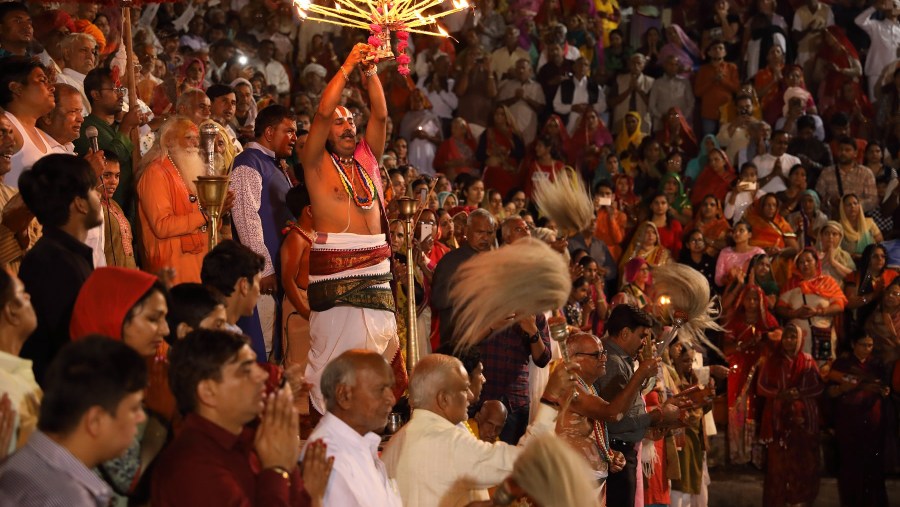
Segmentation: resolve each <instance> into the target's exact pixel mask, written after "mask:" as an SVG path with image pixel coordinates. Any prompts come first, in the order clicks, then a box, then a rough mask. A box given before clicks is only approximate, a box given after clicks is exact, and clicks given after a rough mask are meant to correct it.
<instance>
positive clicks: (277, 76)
mask: <svg viewBox="0 0 900 507" xmlns="http://www.w3.org/2000/svg"><path fill="white" fill-rule="evenodd" d="M253 67H254V68H256V70H258V71H260V72H262V73H263V74H265V75H266V84H269V85H275V89H276V90H278V93H288V92H289V91H291V81H290V80H289V79H288V75H287V72H286V71H285V70H284V65H282V64H281V62H278V61H276V60H269V63H263V62H261V61H260V62H256V63H255V64H254V65H253Z"/></svg>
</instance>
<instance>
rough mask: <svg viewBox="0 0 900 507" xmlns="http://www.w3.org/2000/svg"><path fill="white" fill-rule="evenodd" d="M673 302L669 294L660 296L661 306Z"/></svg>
mask: <svg viewBox="0 0 900 507" xmlns="http://www.w3.org/2000/svg"><path fill="white" fill-rule="evenodd" d="M671 302H672V300H671V299H670V298H669V296H660V297H659V304H660V306H666V305H668V304H670V303H671Z"/></svg>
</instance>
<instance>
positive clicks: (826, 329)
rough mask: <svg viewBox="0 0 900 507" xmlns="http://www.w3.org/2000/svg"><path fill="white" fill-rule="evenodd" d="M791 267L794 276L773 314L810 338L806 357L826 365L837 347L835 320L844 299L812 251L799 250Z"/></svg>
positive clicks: (838, 287)
mask: <svg viewBox="0 0 900 507" xmlns="http://www.w3.org/2000/svg"><path fill="white" fill-rule="evenodd" d="M794 266H795V271H794V274H793V276H792V277H791V280H790V282H789V283H788V285H787V287H785V290H784V291H783V292H782V294H781V297H780V298H779V299H778V303H776V304H775V313H776V314H777V315H778V316H779V317H781V318H783V319H789V320H790V321H791V323H793V324H796V325H797V326H798V327H799V328H800V329H801V330H802V331H803V334H804V336H809V337H810V339H809V340H807V341H806V342H805V344H804V346H803V351H804V352H805V353H807V354H812V355H813V356H814V357H815V358H816V359H817V360H819V361H822V362H825V361H828V360H830V359H832V358H833V357H834V351H835V348H836V345H837V343H836V342H837V333H836V332H835V325H834V317H835V316H836V315H839V314H841V313H842V312H843V311H844V307H846V306H847V298H846V296H844V293H843V292H842V291H841V288H840V286H839V285H838V284H837V282H836V281H834V278H831V277H830V276H828V275H823V274H822V265H821V263H820V262H819V256H818V255H817V253H816V251H815V250H813V249H811V248H807V249H804V250H802V251H801V252H800V253H799V254H797V256H796V257H795V258H794Z"/></svg>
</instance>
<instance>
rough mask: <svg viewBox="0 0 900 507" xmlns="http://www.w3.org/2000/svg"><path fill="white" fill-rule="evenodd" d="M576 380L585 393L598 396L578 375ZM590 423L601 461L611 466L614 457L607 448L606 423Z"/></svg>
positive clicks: (607, 432) (593, 420)
mask: <svg viewBox="0 0 900 507" xmlns="http://www.w3.org/2000/svg"><path fill="white" fill-rule="evenodd" d="M577 379H578V385H580V386H581V387H582V388H583V389H584V390H585V391H587V392H588V393H590V394H592V395H594V396H599V395H598V394H597V390H596V389H594V386H592V385H591V384H588V383H587V382H585V381H584V379H583V378H581V376H580V375H578V376H577ZM591 423H592V425H593V427H594V430H593V432H592V433H591V435H592V436H593V440H594V444H595V445H596V446H597V449H598V450H599V451H600V457H601V458H603V461H605V462H607V463H609V464H610V465H612V463H613V460H614V457H613V453H612V449H610V447H609V430H608V429H607V428H606V423H604V422H602V421H598V420H597V419H591Z"/></svg>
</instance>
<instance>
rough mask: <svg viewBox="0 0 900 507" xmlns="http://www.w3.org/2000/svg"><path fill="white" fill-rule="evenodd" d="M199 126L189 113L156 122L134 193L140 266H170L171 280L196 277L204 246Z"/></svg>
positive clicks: (155, 268)
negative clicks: (198, 181) (154, 137)
mask: <svg viewBox="0 0 900 507" xmlns="http://www.w3.org/2000/svg"><path fill="white" fill-rule="evenodd" d="M199 146H200V131H199V129H198V127H197V125H195V124H194V123H193V122H192V121H191V120H190V119H188V118H186V117H184V116H175V117H173V118H171V119H170V120H168V121H167V122H166V123H164V124H163V126H162V127H161V128H160V135H159V144H158V145H157V146H154V148H153V149H151V151H150V152H148V153H147V155H146V156H145V157H144V160H142V165H144V168H143V170H142V171H141V173H140V174H139V175H138V181H137V198H138V216H139V217H140V227H141V239H142V243H143V248H144V255H143V259H144V265H143V268H144V269H145V270H147V271H149V272H150V273H157V272H159V271H160V270H163V269H172V270H174V275H173V282H172V283H173V284H179V283H185V282H195V283H200V268H201V266H202V264H203V257H204V256H205V255H206V252H207V251H209V239H208V237H207V224H208V223H209V218H208V217H207V215H206V213H205V212H204V211H203V210H202V209H201V207H200V202H199V200H198V199H197V187H196V184H195V183H194V181H195V180H196V179H197V177H198V176H201V175H203V174H205V166H204V164H203V159H202V158H201V157H200V152H199Z"/></svg>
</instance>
